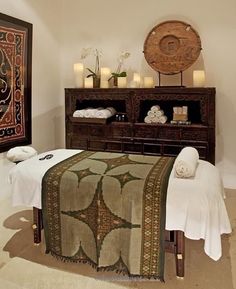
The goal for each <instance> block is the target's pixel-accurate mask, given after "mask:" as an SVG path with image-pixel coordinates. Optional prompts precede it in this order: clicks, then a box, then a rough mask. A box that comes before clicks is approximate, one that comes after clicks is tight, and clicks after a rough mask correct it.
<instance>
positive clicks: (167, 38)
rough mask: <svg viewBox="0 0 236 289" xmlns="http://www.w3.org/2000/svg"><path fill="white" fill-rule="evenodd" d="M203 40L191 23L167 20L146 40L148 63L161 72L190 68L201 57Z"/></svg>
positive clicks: (171, 72)
mask: <svg viewBox="0 0 236 289" xmlns="http://www.w3.org/2000/svg"><path fill="white" fill-rule="evenodd" d="M201 49H202V48H201V40H200V37H199V35H198V33H197V32H196V31H195V30H194V29H193V28H192V26H191V25H189V24H187V23H185V22H182V21H178V20H171V21H165V22H162V23H160V24H158V25H157V26H155V27H154V28H153V29H152V30H151V31H150V32H149V34H148V36H147V38H146V40H145V42H144V49H143V50H144V51H143V52H144V56H145V59H146V61H147V63H148V64H149V65H150V66H151V67H152V68H153V69H154V70H155V71H157V72H158V76H159V86H160V76H161V74H167V75H172V74H177V73H180V76H181V86H182V81H183V80H182V72H183V71H184V70H186V69H187V68H189V67H190V66H191V65H192V64H193V63H194V62H195V61H196V60H197V58H198V57H199V54H200V51H201Z"/></svg>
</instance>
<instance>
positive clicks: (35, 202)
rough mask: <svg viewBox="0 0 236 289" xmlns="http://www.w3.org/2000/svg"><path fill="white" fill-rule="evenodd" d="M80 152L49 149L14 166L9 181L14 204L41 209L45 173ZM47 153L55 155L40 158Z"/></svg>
mask: <svg viewBox="0 0 236 289" xmlns="http://www.w3.org/2000/svg"><path fill="white" fill-rule="evenodd" d="M79 152H81V150H69V149H67V150H65V149H58V150H53V151H48V152H46V153H43V154H39V155H37V156H35V157H32V158H30V159H28V160H26V161H23V162H21V163H19V164H17V165H16V166H15V167H13V169H11V171H10V174H9V181H10V183H11V184H12V205H13V206H21V205H22V206H30V207H32V206H33V207H36V208H39V209H41V208H42V204H41V188H42V185H41V183H42V178H43V176H44V174H45V173H46V171H47V170H48V169H49V168H50V167H52V166H54V165H55V164H57V163H59V162H60V161H62V160H64V159H66V158H68V157H70V156H72V155H74V154H76V153H79ZM47 154H53V157H52V158H51V159H45V160H39V158H42V157H44V156H46V155H47Z"/></svg>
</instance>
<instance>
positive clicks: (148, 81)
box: [143, 76, 154, 88]
mask: <svg viewBox="0 0 236 289" xmlns="http://www.w3.org/2000/svg"><path fill="white" fill-rule="evenodd" d="M143 82H144V87H145V88H152V87H153V86H154V80H153V77H152V76H145V77H144V78H143Z"/></svg>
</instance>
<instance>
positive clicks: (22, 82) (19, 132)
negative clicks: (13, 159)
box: [0, 13, 32, 152]
mask: <svg viewBox="0 0 236 289" xmlns="http://www.w3.org/2000/svg"><path fill="white" fill-rule="evenodd" d="M31 66H32V24H30V23H28V22H25V21H22V20H19V19H16V18H14V17H11V16H8V15H5V14H1V13H0V152H3V151H6V150H8V149H9V148H11V147H14V146H19V145H27V144H31Z"/></svg>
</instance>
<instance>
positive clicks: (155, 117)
mask: <svg viewBox="0 0 236 289" xmlns="http://www.w3.org/2000/svg"><path fill="white" fill-rule="evenodd" d="M151 122H153V123H158V122H159V117H157V116H154V117H151Z"/></svg>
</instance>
